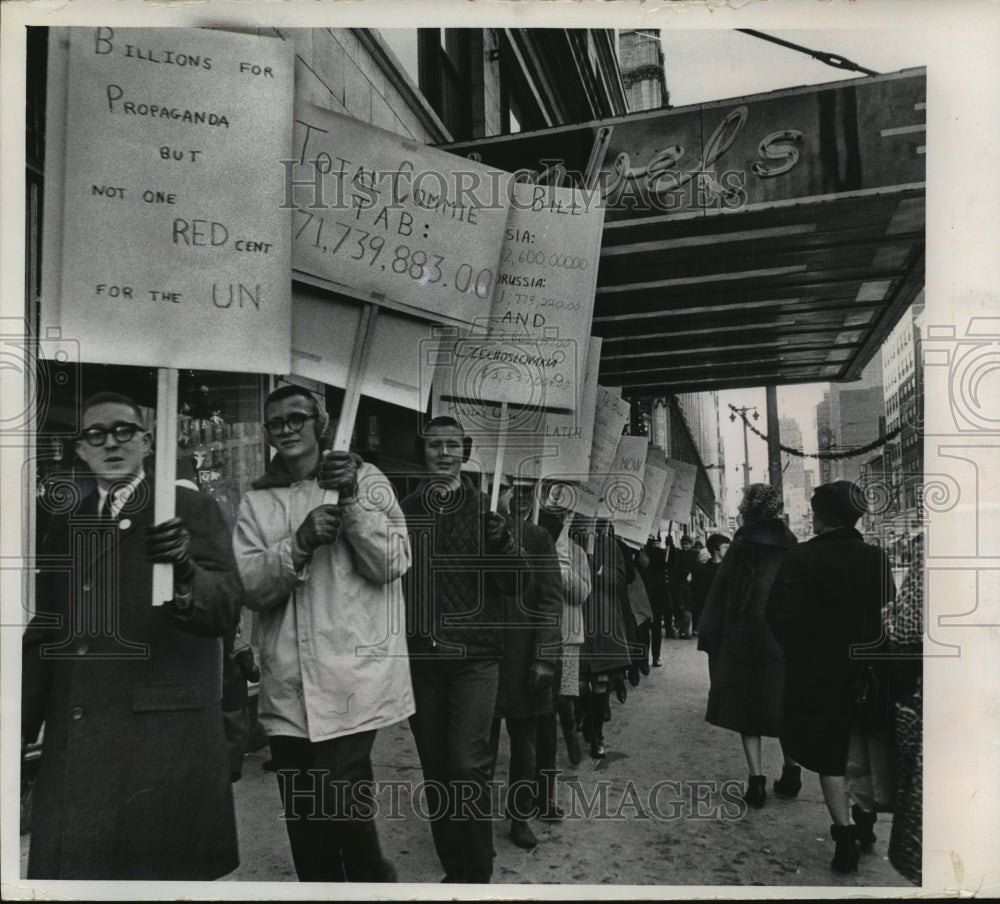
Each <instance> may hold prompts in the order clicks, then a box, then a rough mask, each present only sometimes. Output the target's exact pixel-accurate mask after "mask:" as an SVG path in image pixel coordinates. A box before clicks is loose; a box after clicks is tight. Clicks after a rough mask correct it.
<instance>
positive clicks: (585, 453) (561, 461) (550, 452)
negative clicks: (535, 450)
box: [522, 336, 602, 483]
mask: <svg viewBox="0 0 1000 904" xmlns="http://www.w3.org/2000/svg"><path fill="white" fill-rule="evenodd" d="M601 344H602V342H601V338H600V337H599V336H591V337H590V342H589V351H588V354H587V367H586V369H585V372H584V379H583V393H582V395H581V397H580V404H579V405H577V407H576V410H575V411H570V412H561V411H546V412H545V425H544V430H545V445H544V448H543V450H542V454H541V457H540V458H537V459H535V460H534V461H526V462H525V463H524V467H523V468H522V471H523V473H524V474H525V475H526V476H531V477H548V476H553V477H560V478H563V479H565V480H569V481H574V482H576V483H586V481H587V480H588V478H589V474H590V451H591V447H592V446H593V443H594V417H595V415H596V407H597V375H598V371H599V370H600V367H601Z"/></svg>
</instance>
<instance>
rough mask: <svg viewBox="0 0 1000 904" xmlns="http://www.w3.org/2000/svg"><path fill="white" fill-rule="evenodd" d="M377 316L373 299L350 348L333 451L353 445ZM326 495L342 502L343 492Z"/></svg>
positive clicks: (367, 303)
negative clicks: (352, 438) (341, 495)
mask: <svg viewBox="0 0 1000 904" xmlns="http://www.w3.org/2000/svg"><path fill="white" fill-rule="evenodd" d="M376 317H378V308H377V307H376V306H375V305H374V304H372V302H370V301H366V302H365V303H364V307H363V308H362V310H361V322H360V323H359V324H358V332H357V334H356V335H355V337H354V348H353V349H352V350H351V365H350V367H349V368H348V371H347V384H346V388H345V389H344V401H343V404H342V405H341V406H340V418H339V420H338V421H337V431H336V433H335V434H334V436H333V451H334V452H346V451H348V450H349V449H350V448H351V436H352V435H353V434H354V421H355V420H356V419H357V416H358V404H359V403H360V402H361V386H362V384H363V383H364V379H365V372H366V371H367V369H368V357H369V355H370V353H371V349H372V338H373V336H374V333H375V318H376ZM327 498H328V500H329V501H330V503H331V504H333V505H336V504H337V503H338V502H339V501H340V491H339V490H327Z"/></svg>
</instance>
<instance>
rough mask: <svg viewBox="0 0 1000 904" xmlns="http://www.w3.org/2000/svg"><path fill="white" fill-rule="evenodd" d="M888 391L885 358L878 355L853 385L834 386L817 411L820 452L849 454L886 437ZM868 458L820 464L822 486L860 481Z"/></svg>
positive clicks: (857, 457)
mask: <svg viewBox="0 0 1000 904" xmlns="http://www.w3.org/2000/svg"><path fill="white" fill-rule="evenodd" d="M885 420H886V407H885V389H884V387H883V385H882V357H881V355H876V356H875V357H874V358H873V359H872V360H871V362H870V363H869V364H868V366H867V367H866V368H865V369H864V370H863V371H862V373H861V379H860V380H858V381H856V382H854V383H831V384H830V391H829V392H827V393H824V394H823V401H822V402H821V403H820V404H819V405H818V406H817V408H816V432H817V445H818V448H819V451H820V452H831V453H834V454H838V453H847V452H850V451H852V450H854V449H859V448H862V447H864V446H867V445H868V444H869V443H872V442H875V441H876V440H878V439H879V438H880V437H881V436H884V435H885ZM866 460H867V458H866V457H865V456H851V457H843V458H842V457H836V458H832V459H829V460H821V464H820V482H821V483H829V482H830V481H832V480H854V481H857V480H859V479H860V478H861V475H862V469H863V467H864V464H865V461H866Z"/></svg>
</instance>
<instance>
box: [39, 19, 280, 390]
mask: <svg viewBox="0 0 1000 904" xmlns="http://www.w3.org/2000/svg"><path fill="white" fill-rule="evenodd" d="M64 34H66V35H67V37H66V40H68V59H66V60H63V59H62V58H61V57H60V54H66V53H67V51H66V50H64V49H63V46H64V45H62V44H59V45H57V46H56V47H54V48H53V55H54V57H55V59H54V65H58V66H60V67H65V78H59V79H58V80H57V81H56V82H55V83H54V84H51V85H50V95H51V96H53V97H52V100H53V103H52V111H53V112H52V119H51V120H50V123H51V125H52V126H53V128H54V131H55V132H56V133H57V134H59V135H61V136H63V138H62V140H61V141H60V142H59V143H58V144H57V145H55V146H57V147H59V148H60V149H64V157H63V159H61V160H54V161H53V166H52V169H53V177H54V184H52V185H47V186H46V217H47V222H48V224H49V225H48V227H47V230H46V236H47V237H52V236H56V240H55V241H53V242H51V243H50V245H49V246H47V248H46V257H45V273H44V276H43V282H44V286H45V288H44V291H43V302H42V317H41V320H42V323H43V324H44V325H46V326H50V325H51V326H58V327H59V329H60V332H61V336H62V338H63V339H65V340H68V341H73V342H75V343H78V347H79V356H80V358H81V359H82V360H84V361H94V362H100V363H104V364H133V365H154V366H161V367H171V368H199V369H205V368H209V369H220V370H253V371H263V372H267V371H272V372H285V371H287V369H288V365H289V344H290V342H289V340H290V330H291V311H290V297H289V290H290V280H289V269H290V263H291V250H290V239H289V223H290V212H289V211H288V210H283V209H282V206H281V205H282V185H281V180H280V178H277V179H276V178H275V168H276V166H277V161H278V160H280V159H281V158H282V157H287V156H288V154H289V153H290V150H291V141H290V136H291V115H290V112H289V109H290V104H291V99H292V91H293V86H292V51H291V47H290V46H289V45H288V44H286V43H285V42H283V41H281V40H279V39H277V38H266V37H258V36H255V35H243V34H229V33H225V32H220V31H213V30H205V29H180V28H178V29H173V28H170V29H130V28H86V29H84V28H80V29H68V30H66V32H65V33H64ZM56 95H61V96H56ZM57 118H58V121H57ZM50 189H51V190H50ZM234 189H237V190H234ZM248 198H252V199H253V203H252V204H248V203H247V199H248ZM138 337H141V341H127V340H128V339H129V338H138ZM262 337H266V338H267V341H261V339H262ZM123 339H124V340H126V341H123ZM49 347H55V344H53V345H50V346H49Z"/></svg>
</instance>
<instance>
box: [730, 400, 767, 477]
mask: <svg viewBox="0 0 1000 904" xmlns="http://www.w3.org/2000/svg"><path fill="white" fill-rule="evenodd" d="M751 411H752V412H753V419H754V420H757V419H758V418H759V417H760V412H758V411H757V406H756V405H751V406H750V407H743V408H734V409H733V411H732V413H731V414H730V415H729V420H731V421H735V420H736V415H737V414H739V416H740V418H741V419H742V421H743V486H744V487H748V486H750V445H749V442H748V441H747V414H748V413H749V412H751Z"/></svg>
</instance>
